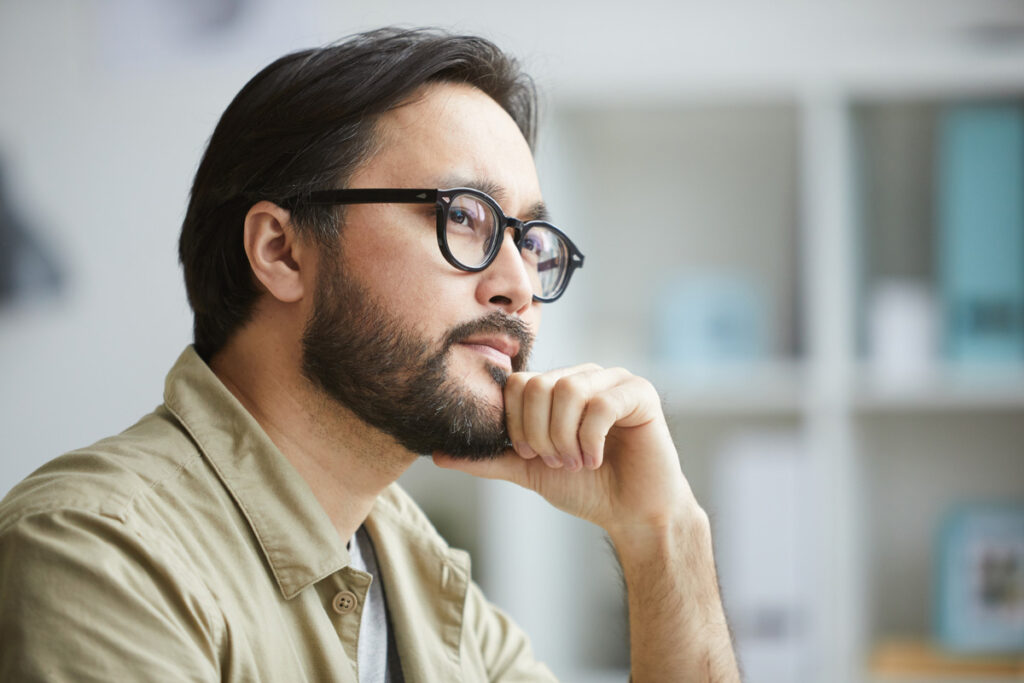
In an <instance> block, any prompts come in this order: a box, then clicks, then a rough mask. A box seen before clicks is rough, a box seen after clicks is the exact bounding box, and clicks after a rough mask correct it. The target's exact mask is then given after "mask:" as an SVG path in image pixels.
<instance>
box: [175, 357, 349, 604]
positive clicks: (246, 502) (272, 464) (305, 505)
mask: <svg viewBox="0 0 1024 683" xmlns="http://www.w3.org/2000/svg"><path fill="white" fill-rule="evenodd" d="M164 404H165V405H166V406H167V408H168V410H170V411H171V413H173V414H174V416H175V417H176V418H177V419H178V421H179V422H180V423H181V425H182V427H183V428H184V429H185V431H187V432H188V433H189V435H191V437H192V439H193V440H194V441H195V442H196V444H197V445H198V446H199V449H200V450H201V451H202V453H203V455H204V456H205V457H206V459H207V460H208V461H209V463H210V465H211V466H212V467H213V469H214V470H215V471H216V472H217V475H218V476H219V477H220V480H221V481H222V482H223V484H224V486H225V487H226V488H227V490H228V491H229V492H230V494H231V496H232V498H234V500H235V503H236V504H237V505H238V507H239V509H240V510H241V512H242V514H243V515H244V516H245V519H246V520H247V521H248V523H249V526H250V527H251V529H252V532H253V534H255V536H256V540H257V541H258V543H259V547H260V550H261V551H262V552H263V555H264V557H265V558H266V561H267V564H268V565H269V566H270V570H271V572H273V574H274V578H275V580H276V581H277V585H278V587H279V588H280V589H281V594H282V595H283V596H284V598H285V599H286V600H290V599H291V598H293V597H295V596H296V595H298V594H299V593H300V592H301V591H302V590H303V589H305V588H306V587H308V586H310V585H312V584H314V583H316V582H317V581H320V580H321V579H323V578H325V577H326V576H329V575H330V574H333V573H334V572H336V571H338V570H339V569H341V568H342V567H344V566H346V565H347V564H348V563H349V554H348V551H347V550H346V548H345V542H344V541H343V540H342V539H341V537H340V536H338V533H337V531H336V530H335V528H334V525H333V524H332V523H331V520H330V518H329V517H328V516H327V513H326V512H325V511H324V509H323V508H322V507H321V506H320V503H319V502H317V500H316V498H315V497H314V495H313V491H312V490H311V489H310V488H309V485H308V484H307V483H306V481H305V480H304V479H303V478H302V476H301V475H300V474H299V473H298V472H297V471H296V470H295V468H294V467H292V465H291V463H290V462H288V460H287V458H285V456H284V455H283V454H282V453H281V451H280V450H278V448H277V446H275V445H274V443H273V442H272V441H271V440H270V437H268V436H267V434H266V433H265V432H264V431H263V428H262V427H260V425H259V423H258V422H256V419H255V418H253V416H252V415H251V414H249V412H248V411H247V410H246V409H245V408H244V407H243V406H242V404H241V403H239V401H238V399H236V398H235V396H234V395H233V394H232V393H231V392H230V391H228V389H227V387H225V386H224V384H223V383H221V381H220V379H218V378H217V376H216V375H215V374H214V373H213V371H212V370H211V369H210V367H209V366H208V365H207V364H206V363H205V362H204V361H203V359H202V358H200V357H199V354H197V353H196V351H195V349H194V348H193V347H192V346H189V347H188V348H186V349H185V351H184V352H182V354H181V356H179V358H178V360H177V362H176V363H175V364H174V367H173V368H171V371H170V373H168V375H167V381H166V384H165V388H164Z"/></svg>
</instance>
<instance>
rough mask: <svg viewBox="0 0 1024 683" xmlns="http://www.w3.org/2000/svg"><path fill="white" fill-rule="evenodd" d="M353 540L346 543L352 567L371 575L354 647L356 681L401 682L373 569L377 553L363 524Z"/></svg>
mask: <svg viewBox="0 0 1024 683" xmlns="http://www.w3.org/2000/svg"><path fill="white" fill-rule="evenodd" d="M353 541H355V542H354V543H353V542H352V541H349V543H348V552H349V556H350V557H351V559H352V563H351V564H352V567H353V568H355V569H359V570H361V571H364V572H366V573H368V574H369V575H370V576H372V577H373V579H372V580H371V582H370V590H369V591H367V593H366V603H365V604H364V605H363V615H362V618H361V621H360V623H359V644H358V646H357V648H356V649H357V652H356V657H357V664H358V669H359V683H402V680H403V678H402V667H401V664H400V662H399V661H398V649H397V648H396V647H395V634H394V633H393V631H392V629H391V623H390V620H389V619H388V609H387V603H386V601H385V598H384V586H383V583H384V582H383V581H382V579H381V576H380V571H378V569H377V555H376V553H374V551H373V542H372V541H371V540H370V535H369V534H368V533H366V527H364V526H360V527H359V528H358V529H357V530H356V534H355V536H354V537H353Z"/></svg>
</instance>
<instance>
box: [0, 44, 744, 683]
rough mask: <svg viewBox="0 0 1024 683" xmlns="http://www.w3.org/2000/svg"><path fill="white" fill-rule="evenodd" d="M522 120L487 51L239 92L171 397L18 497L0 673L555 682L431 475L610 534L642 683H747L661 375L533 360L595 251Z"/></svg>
mask: <svg viewBox="0 0 1024 683" xmlns="http://www.w3.org/2000/svg"><path fill="white" fill-rule="evenodd" d="M534 111H535V109H534V102H533V92H532V86H531V85H530V83H529V81H528V80H527V79H526V77H525V76H523V75H522V74H520V73H519V72H518V71H517V69H516V66H515V63H514V62H513V61H512V60H511V59H509V58H508V57H506V56H505V55H503V54H502V53H501V52H500V51H498V50H497V49H496V48H495V47H494V46H493V45H491V44H490V43H488V42H486V41H483V40H481V39H478V38H471V37H456V36H450V35H446V34H443V33H440V32H431V31H398V30H382V31H377V32H372V33H368V34H363V35H360V36H356V37H354V38H352V39H351V40H349V41H347V42H344V43H341V44H338V45H335V46H332V47H328V48H324V49H319V50H309V51H305V52H300V53H297V54H293V55H289V56H286V57H283V58H282V59H280V60H278V61H277V62H275V63H274V64H272V65H270V66H269V67H267V68H266V69H264V70H263V71H262V72H261V73H260V74H258V75H257V76H256V77H254V78H253V79H252V81H250V82H249V83H248V84H247V85H246V86H245V87H244V88H243V89H242V91H241V92H240V93H239V94H238V95H237V96H236V98H235V100H234V101H233V102H232V103H231V105H230V106H229V107H228V109H227V110H226V111H225V113H224V115H223V117H222V118H221V121H220V122H219V124H218V126H217V128H216V130H215V132H214V134H213V136H212V138H211V140H210V143H209V147H208V149H207V151H206V154H205V156H204V158H203V161H202V163H201V165H200V167H199V170H198V172H197V174H196V178H195V183H194V185H193V188H192V195H191V200H190V204H189V208H188V212H187V214H186V217H185V221H184V225H183V229H182V234H181V243H180V255H181V261H182V264H183V267H184V271H185V281H186V288H187V291H188V296H189V301H190V303H191V305H192V307H193V310H194V312H195V344H194V346H193V347H189V348H188V349H186V350H185V352H184V353H183V354H182V356H181V357H180V358H179V360H178V362H177V364H176V365H175V367H174V368H173V369H172V370H171V372H170V374H169V375H168V378H167V384H166V389H165V395H164V399H165V400H164V404H163V405H162V406H160V407H159V408H158V409H157V410H156V411H155V412H154V413H152V414H150V415H148V416H146V417H144V418H143V419H142V420H141V421H140V422H139V423H137V424H136V425H134V426H133V427H131V428H129V429H128V430H127V431H125V432H124V433H122V434H120V435H118V436H115V437H112V438H110V439H107V440H104V441H101V442H100V443H98V444H95V445H93V446H91V447H89V448H86V449H83V450H80V451H76V452H73V453H70V454H67V455H65V456H63V457H61V458H59V459H57V460H55V461H53V462H51V463H50V464H48V465H46V466H44V467H43V468H42V469H40V470H39V471H38V472H36V473H34V474H33V475H32V476H30V477H29V478H28V479H27V480H26V481H24V482H22V483H21V484H20V485H19V486H17V487H15V489H13V490H12V491H11V493H10V494H9V495H8V496H7V498H6V499H5V500H4V502H3V503H2V505H0V600H2V602H3V604H2V609H0V643H2V648H3V649H2V654H0V678H2V679H3V680H18V681H34V680H58V681H127V680H168V681H171V680H173V681H180V680H194V681H216V680H225V681H254V680H265V681H356V680H359V681H368V680H377V681H385V680H386V681H401V680H404V681H409V682H412V681H449V680H467V681H482V680H503V681H518V680H523V681H525V680H531V681H532V680H550V679H551V678H552V676H551V674H550V672H549V671H548V670H547V669H546V668H545V667H544V666H543V665H541V664H539V663H537V662H536V661H535V660H534V659H533V656H532V654H531V650H530V647H529V644H528V641H527V639H526V637H525V636H524V635H523V634H522V633H521V632H520V631H519V630H518V629H517V627H516V626H515V625H514V624H512V623H511V622H510V620H509V619H508V618H507V617H506V616H505V615H504V614H503V613H501V612H500V611H499V610H498V609H496V608H494V607H492V606H490V605H489V604H488V603H487V602H486V601H485V600H484V599H483V597H482V595H481V593H480V591H479V589H478V588H477V587H476V586H475V584H473V583H472V581H471V580H470V577H469V571H468V563H467V560H466V557H465V556H464V554H463V553H462V552H461V551H456V550H452V549H450V548H448V547H447V545H446V544H445V543H444V542H443V540H441V539H440V538H439V537H438V536H437V534H436V532H435V531H434V530H433V529H432V527H431V526H430V525H429V523H428V522H427V521H426V520H425V518H424V517H423V516H422V513H420V512H419V511H418V509H417V508H416V506H415V504H414V503H412V501H411V500H410V499H409V498H408V497H407V496H406V495H405V494H404V493H403V492H402V491H401V490H400V489H399V488H398V487H397V486H396V485H395V483H394V482H395V480H396V479H397V478H398V477H399V475H400V474H401V473H402V472H403V471H404V470H405V469H406V468H407V467H408V466H409V465H410V464H411V463H412V462H413V460H414V459H415V458H416V457H418V455H420V454H429V455H431V456H432V457H433V458H434V462H435V463H437V464H438V465H440V466H442V467H447V468H452V469H459V470H463V471H465V472H469V473H470V474H473V475H476V476H481V477H496V478H502V479H508V480H510V481H514V482H516V483H518V484H521V485H523V486H526V487H529V488H531V489H533V490H535V491H537V492H538V493H540V494H541V495H542V496H544V497H545V498H546V499H547V500H548V501H550V502H551V503H552V504H553V505H556V506H557V507H559V508H561V509H562V510H564V511H566V512H568V513H570V514H573V515H577V516H579V517H582V518H584V519H587V520H589V521H591V522H594V523H595V524H598V525H600V526H601V527H602V528H603V529H605V530H606V531H607V533H608V535H609V537H610V539H611V541H612V543H613V544H614V546H615V548H616V551H617V553H618V556H619V559H620V561H621V564H622V570H623V574H624V577H625V581H626V586H627V592H628V605H629V614H630V630H631V663H632V672H631V673H632V677H633V680H634V681H637V682H642V681H669V680H735V679H736V678H737V673H736V666H735V662H734V659H733V655H732V650H731V644H730V640H729V634H728V629H727V626H726V622H725V617H724V614H723V611H722V607H721V603H720V600H719V596H718V591H717V585H716V577H715V571H714V565H713V560H712V553H711V539H710V533H709V527H708V521H707V517H706V515H705V514H704V513H703V511H702V510H701V508H700V507H699V506H698V504H697V502H696V501H695V500H694V497H693V495H692V493H691V491H690V488H689V486H688V484H687V482H686V480H685V478H684V476H683V474H682V472H681V470H680V466H679V459H678V456H677V454H676V451H675V448H674V446H673V444H672V441H671V439H670V436H669V432H668V429H667V427H666V424H665V419H664V417H663V415H662V413H661V408H660V403H659V399H658V396H657V394H656V393H655V391H654V390H653V389H652V387H651V385H650V384H648V383H647V382H646V381H644V380H641V379H639V378H636V377H634V376H632V375H630V374H629V373H628V372H626V371H624V370H621V369H612V370H606V369H602V368H599V367H596V366H593V365H580V366H577V367H573V368H568V369H564V370H556V371H551V372H545V373H539V374H538V373H529V372H525V371H524V370H523V368H524V364H525V359H526V357H527V355H528V353H529V347H530V344H531V342H532V339H533V337H534V334H535V333H536V330H537V327H538V325H539V322H540V312H541V306H542V304H543V303H544V302H550V301H553V300H555V299H557V298H558V297H559V296H560V295H561V293H562V292H563V291H564V288H565V286H566V285H567V284H568V282H569V279H570V277H571V275H572V272H573V270H574V268H577V267H579V266H580V265H582V259H583V257H582V255H581V254H580V253H579V251H578V250H577V249H576V247H575V246H574V245H573V244H572V242H571V240H569V238H568V237H566V236H565V235H564V234H563V233H562V232H560V231H559V230H558V229H557V228H555V227H554V226H552V225H550V224H549V223H547V222H545V218H546V216H545V212H544V206H543V203H542V200H541V193H540V188H539V184H538V180H537V174H536V170H535V168H534V164H533V159H532V154H531V142H532V139H533V133H534V120H535V115H534ZM337 188H342V189H340V190H339V189H337ZM506 216H509V217H515V218H514V219H513V218H506ZM538 561H543V558H538Z"/></svg>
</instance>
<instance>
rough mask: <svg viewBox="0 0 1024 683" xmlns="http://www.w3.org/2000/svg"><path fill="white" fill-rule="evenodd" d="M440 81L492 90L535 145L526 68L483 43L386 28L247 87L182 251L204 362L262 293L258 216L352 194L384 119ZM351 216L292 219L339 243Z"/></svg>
mask: <svg viewBox="0 0 1024 683" xmlns="http://www.w3.org/2000/svg"><path fill="white" fill-rule="evenodd" d="M437 81H447V82H456V83H468V84H470V85H473V86H475V87H477V88H479V89H480V90H482V91H483V92H484V93H486V94H487V95H489V96H490V97H491V98H493V99H494V100H495V101H496V102H497V103H498V104H499V105H501V107H502V108H504V109H505V111H507V112H508V113H509V115H511V117H512V118H513V119H514V120H515V122H516V123H517V124H518V126H519V128H520V130H521V131H522V132H523V135H524V136H525V137H526V140H527V142H528V143H529V144H530V146H531V148H532V146H533V144H534V136H535V129H536V118H537V110H536V94H535V90H534V86H533V82H532V81H531V79H530V77H529V76H527V75H526V74H525V73H523V72H522V71H521V70H520V69H519V65H518V63H517V61H516V60H515V59H513V58H512V57H510V56H508V55H506V54H505V53H503V52H502V51H501V50H499V49H498V48H497V46H495V45H494V44H493V43H491V42H489V41H487V40H485V39H483V38H479V37H475V36H461V35H452V34H449V33H446V32H443V31H440V30H437V29H419V30H404V29H396V28H384V29H379V30H376V31H370V32H367V33H361V34H358V35H355V36H352V37H350V38H348V39H345V40H343V41H341V42H339V43H335V44H332V45H329V46H326V47H322V48H316V49H311V50H303V51H301V52H295V53H292V54H289V55H286V56H284V57H281V58H280V59H278V60H277V61H275V62H274V63H273V64H271V65H269V66H267V67H266V68H264V69H263V70H262V71H260V72H259V73H258V74H256V76H254V77H253V78H252V80H250V81H249V82H248V83H246V85H245V87H243V88H242V90H241V91H240V92H239V93H238V94H237V95H236V96H235V99H234V100H233V101H232V102H231V104H230V105H228V108H227V109H226V110H225V111H224V114H223V115H222V116H221V118H220V121H219V122H218V123H217V127H216V129H214V131H213V135H212V136H211V137H210V142H209V145H208V146H207V148H206V152H205V154H204V155H203V160H202V162H201V163H200V164H199V169H198V171H196V177H195V181H194V182H193V184H192V192H191V197H190V199H189V205H188V211H187V212H186V214H185V220H184V222H183V224H182V228H181V239H180V241H179V244H178V254H179V258H180V259H181V264H182V267H183V270H184V271H185V290H186V292H187V293H188V300H189V304H190V305H191V306H192V311H193V313H194V316H195V322H194V334H195V348H196V351H197V352H198V353H199V355H200V356H201V357H203V358H204V359H206V360H209V359H210V357H212V356H213V355H214V354H216V353H217V352H218V351H219V350H220V349H221V348H222V347H223V346H224V345H225V344H226V343H227V341H228V339H229V338H230V337H231V335H232V334H234V332H235V331H236V330H237V329H238V328H239V327H241V326H242V325H243V324H245V322H246V321H247V320H248V319H249V317H250V315H251V314H252V310H253V307H254V304H255V302H256V300H257V298H258V296H259V290H258V289H257V287H256V284H255V282H254V278H253V276H252V272H251V269H250V267H249V262H248V259H247V258H246V255H245V250H244V248H243V245H242V232H243V224H244V221H245V215H246V213H247V212H248V211H249V208H250V207H251V206H252V205H253V204H255V203H256V202H258V201H260V200H264V199H266V200H269V201H273V202H281V201H283V200H284V199H285V198H287V197H291V196H295V195H298V196H302V195H304V194H308V193H309V192H312V191H314V190H321V189H330V188H334V187H343V186H344V185H345V183H346V182H347V181H348V178H349V177H350V176H351V175H352V173H353V172H354V171H355V170H356V168H358V166H359V165H360V164H361V163H363V162H364V161H366V160H367V159H368V158H369V157H370V155H371V154H372V153H373V150H374V144H375V137H374V128H375V126H376V123H377V120H378V118H379V117H380V115H381V114H383V113H385V112H387V111H388V110H390V109H393V108H394V107H396V106H398V105H400V104H402V103H403V102H404V101H405V100H406V99H407V98H408V97H409V96H410V95H411V94H412V93H413V92H414V91H415V90H416V89H417V88H419V87H420V86H422V85H424V84H425V83H430V82H437ZM339 216H340V214H339V213H338V211H337V210H336V209H333V208H331V207H318V206H309V205H303V204H302V203H301V202H300V204H299V205H298V206H297V207H296V208H295V209H294V210H293V212H292V222H293V224H294V225H295V227H296V231H297V232H299V233H300V234H302V235H304V236H307V237H311V238H312V239H314V240H316V241H317V242H318V243H319V244H321V245H324V246H328V245H330V244H331V243H332V241H333V240H335V239H336V237H337V234H338V229H339V227H340V225H339V220H340V219H339Z"/></svg>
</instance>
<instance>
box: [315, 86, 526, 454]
mask: <svg viewBox="0 0 1024 683" xmlns="http://www.w3.org/2000/svg"><path fill="white" fill-rule="evenodd" d="M378 136H379V140H380V145H379V148H378V149H379V151H378V153H377V154H376V155H375V156H374V157H373V158H372V159H371V160H370V161H368V162H367V163H366V164H365V165H364V166H363V167H362V168H361V169H360V170H358V171H357V172H356V173H355V174H354V175H353V176H352V178H351V179H350V181H349V187H353V188H359V187H363V188H367V187H390V188H445V187H455V186H470V187H477V188H478V189H483V190H485V191H487V192H488V193H489V194H491V195H492V196H493V197H494V198H495V199H497V200H498V202H499V203H500V204H501V205H502V208H503V209H504V210H505V212H506V213H507V214H508V215H513V216H518V215H524V214H525V213H528V212H529V211H530V210H532V209H533V208H534V207H535V206H536V205H537V204H538V203H539V202H540V189H539V183H538V181H537V174H536V170H535V168H534V164H533V158H532V155H531V154H530V150H529V147H528V145H527V144H526V141H525V140H524V139H523V137H522V134H521V133H520V131H519V129H518V127H517V126H516V124H515V122H514V121H513V120H512V119H511V118H510V117H509V116H508V114H507V113H505V111H504V110H502V109H501V107H499V106H498V105H497V104H496V103H495V102H494V101H493V100H491V99H490V98H489V97H487V96H486V95H484V94H483V93H482V92H480V91H479V90H476V89H475V88H472V87H469V86H465V85H453V84H434V85H430V86H427V87H425V88H423V89H421V90H420V91H419V93H418V94H417V96H416V97H414V98H413V99H412V101H411V102H410V103H408V104H406V105H404V106H402V107H399V108H397V109H395V110H393V111H391V112H389V113H388V114H386V115H384V116H383V117H382V118H381V120H380V122H379V126H378ZM435 224H436V223H435V214H434V206H433V205H432V204H430V205H402V204H376V205H353V206H349V207H346V219H345V226H344V228H343V229H342V237H341V240H340V245H341V246H340V249H339V253H338V254H324V256H323V259H322V260H323V263H322V264H321V267H320V272H319V273H318V276H317V283H316V288H315V289H316V297H315V307H314V312H313V315H312V316H311V318H310V320H309V323H308V326H307V328H306V331H305V336H304V338H303V370H304V372H305V374H306V375H307V377H309V378H310V379H311V380H312V381H313V382H314V383H315V384H316V385H318V386H319V388H320V389H322V390H323V391H325V392H326V393H327V394H328V395H329V396H331V397H332V398H334V399H335V400H337V401H338V402H340V403H342V404H343V405H345V406H346V407H348V408H349V409H350V410H352V412H354V413H355V414H356V415H358V416H359V417H361V418H362V419H363V420H364V421H366V422H368V423H370V424H372V425H374V426H376V427H378V428H379V429H382V430H383V431H385V432H388V433H390V434H392V436H394V437H395V438H396V439H397V440H398V441H399V443H401V444H402V445H403V446H405V447H406V448H407V449H409V450H411V451H413V452H420V453H430V452H432V451H443V452H448V453H450V454H452V455H462V456H473V455H478V456H486V455H491V454H494V453H496V452H498V451H500V450H501V448H502V447H503V446H504V445H505V443H506V433H505V425H504V409H503V399H502V384H503V379H504V377H505V376H506V375H507V374H508V373H509V372H512V371H516V370H519V369H521V367H522V365H523V363H524V362H525V357H526V355H527V354H528V352H529V348H528V347H529V344H530V342H531V341H532V336H533V333H534V332H535V330H536V327H537V324H538V322H539V313H540V311H539V305H538V304H536V303H534V302H533V300H532V289H531V285H530V281H529V279H528V276H527V273H526V270H525V268H524V267H523V265H522V261H521V259H520V256H519V252H518V250H517V249H516V248H515V246H514V245H513V244H512V240H511V237H510V236H506V237H505V242H504V244H503V246H502V248H501V252H500V253H499V255H498V257H497V259H496V260H495V261H494V263H492V264H491V266H490V267H488V268H487V269H486V270H484V271H482V272H479V273H468V272H463V271H459V270H456V269H455V268H454V267H452V266H451V265H450V264H449V263H448V262H447V261H445V259H444V257H443V256H442V254H441V252H440V249H439V248H438V246H437V239H436V232H435Z"/></svg>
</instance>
